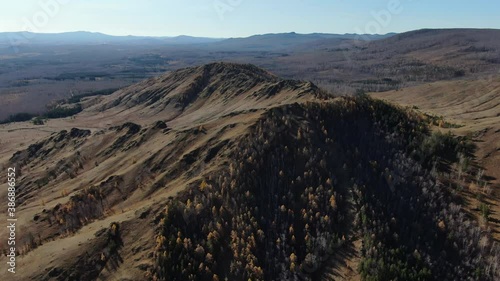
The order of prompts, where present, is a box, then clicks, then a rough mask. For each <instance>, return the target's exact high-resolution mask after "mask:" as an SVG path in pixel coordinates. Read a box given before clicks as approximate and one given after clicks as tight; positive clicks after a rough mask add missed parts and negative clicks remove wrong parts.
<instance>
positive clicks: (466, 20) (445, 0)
mask: <svg viewBox="0 0 500 281" xmlns="http://www.w3.org/2000/svg"><path fill="white" fill-rule="evenodd" d="M499 14H500V1H497V0H494V1H492V0H475V1H471V0H267V1H266V0H142V1H141V0H22V1H8V2H7V1H5V2H4V3H3V5H2V9H1V10H0V32H5V31H24V30H27V31H35V32H43V33H51V32H66V31H82V30H84V31H93V32H102V33H107V34H113V35H148V36H175V35H181V34H185V35H193V36H205V37H243V36H249V35H253V34H263V33H278V32H291V31H294V32H298V33H312V32H325V33H388V32H404V31H409V30H414V29H420V28H457V27H474V28H500V17H499V16H498V15H499Z"/></svg>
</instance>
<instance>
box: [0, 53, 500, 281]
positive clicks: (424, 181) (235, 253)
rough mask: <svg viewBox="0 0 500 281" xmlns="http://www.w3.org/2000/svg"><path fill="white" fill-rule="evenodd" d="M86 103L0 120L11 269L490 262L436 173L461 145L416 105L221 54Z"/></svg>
mask: <svg viewBox="0 0 500 281" xmlns="http://www.w3.org/2000/svg"><path fill="white" fill-rule="evenodd" d="M81 104H82V106H83V107H84V109H83V111H82V112H81V113H79V114H77V115H75V116H74V117H72V118H66V119H56V120H49V121H48V123H47V124H45V125H42V126H35V125H32V124H30V123H12V124H6V125H0V132H1V133H2V136H3V137H4V140H7V142H5V143H2V147H1V152H2V158H0V165H1V166H2V167H4V169H6V167H10V166H15V167H16V169H17V170H18V171H19V172H18V178H17V183H18V189H17V193H18V194H17V196H18V199H17V200H18V201H17V203H18V212H19V221H18V224H19V225H20V226H22V229H23V231H22V232H19V233H18V237H17V241H18V245H19V247H18V250H19V254H20V257H18V267H19V268H22V271H19V272H18V274H17V275H16V277H17V278H19V279H18V280H225V279H226V278H227V279H228V280H249V279H250V280H346V279H348V278H349V279H351V280H353V279H358V280H359V279H362V280H393V279H398V280H497V279H498V278H499V277H500V271H499V265H500V248H499V247H498V245H497V244H496V243H495V242H494V240H493V238H492V233H491V232H490V231H489V230H488V228H487V227H484V226H483V225H480V224H478V223H477V221H475V220H474V219H473V218H471V217H470V216H468V214H467V213H466V212H465V210H463V209H462V207H461V206H462V205H461V204H462V202H461V197H460V196H459V195H457V194H456V193H452V192H450V191H449V190H448V189H447V188H446V186H444V185H443V184H442V183H441V182H440V180H439V179H438V178H437V175H438V174H439V173H440V172H441V171H436V169H438V170H439V169H442V168H443V169H445V168H446V167H447V166H448V165H452V164H453V163H456V162H457V161H458V159H457V158H458V156H459V155H470V154H471V153H472V151H471V147H470V145H469V143H468V142H467V141H466V140H465V139H462V138H459V137H454V136H441V135H436V134H433V133H432V132H431V131H430V129H429V127H428V120H427V118H425V117H422V116H421V114H418V113H415V112H413V111H411V110H405V109H403V108H398V107H395V106H391V105H388V104H386V103H384V102H381V101H377V100H372V99H370V98H367V97H356V98H351V97H333V96H329V95H327V94H326V93H325V92H324V91H323V90H321V89H320V88H318V87H316V86H315V85H314V84H312V83H310V82H303V81H294V80H284V79H282V78H279V77H277V76H275V75H273V74H270V73H268V72H267V71H264V70H262V69H259V68H257V67H255V66H252V65H241V64H232V63H211V64H208V65H203V66H198V67H192V68H184V69H180V70H177V71H174V72H171V73H167V74H164V75H162V76H159V77H155V78H150V79H148V80H145V81H142V82H140V83H138V84H134V85H132V86H129V87H126V88H123V89H121V90H118V91H116V92H114V93H113V94H111V95H108V96H97V97H88V98H84V99H83V100H82V101H81ZM3 155H6V156H3ZM441 160H444V161H446V163H445V162H442V161H441ZM5 192H6V190H3V191H1V192H0V194H1V196H5V194H4V193H5ZM1 212H2V214H3V213H4V212H5V210H4V211H1ZM6 231H7V230H5V229H2V230H0V235H6ZM2 250H3V251H5V250H6V249H5V247H4V245H3V244H2ZM41 257H43V258H41ZM0 262H5V257H4V256H2V258H0ZM2 274H5V273H2Z"/></svg>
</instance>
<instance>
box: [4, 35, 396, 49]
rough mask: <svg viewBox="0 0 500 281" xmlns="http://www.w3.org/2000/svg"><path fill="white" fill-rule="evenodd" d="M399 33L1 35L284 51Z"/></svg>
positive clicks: (9, 39) (47, 41) (20, 39)
mask: <svg viewBox="0 0 500 281" xmlns="http://www.w3.org/2000/svg"><path fill="white" fill-rule="evenodd" d="M394 34H395V33H390V34H385V35H358V34H328V33H311V34H298V33H295V32H291V33H275V34H262V35H254V36H250V37H244V38H207V37H193V36H187V35H180V36H175V37H150V36H131V35H129V36H113V35H107V34H103V33H98V32H87V31H77V32H65V33H32V32H4V33H0V45H12V46H21V45H68V44H79V45H99V44H140V45H143V44H145V45H149V44H158V45H177V44H210V43H216V44H214V45H213V46H214V47H215V48H245V49H252V48H283V47H290V46H295V45H299V44H304V43H309V42H313V41H317V40H322V39H357V38H359V39H361V40H376V39H382V38H386V37H390V36H392V35H394Z"/></svg>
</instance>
